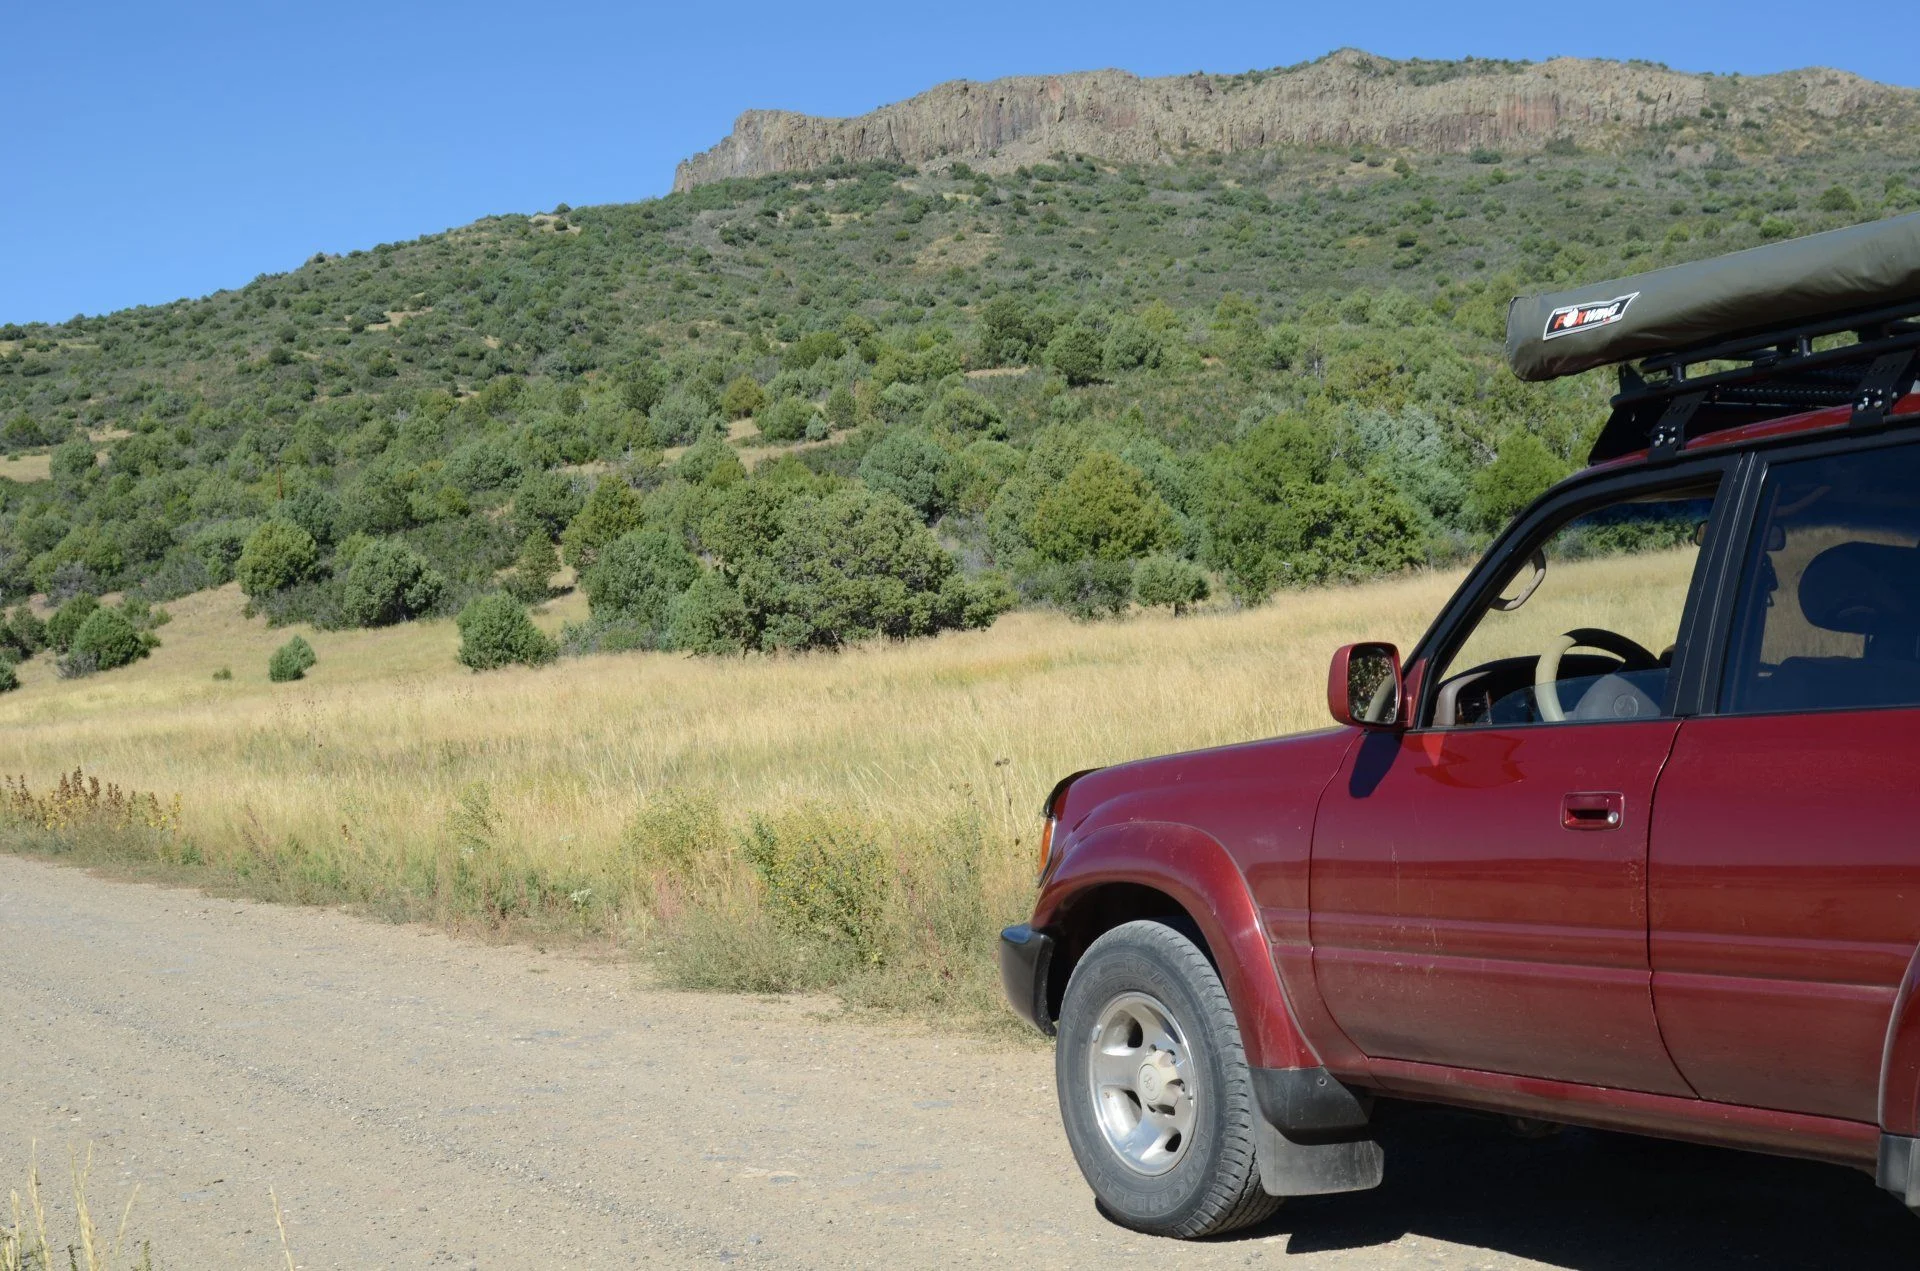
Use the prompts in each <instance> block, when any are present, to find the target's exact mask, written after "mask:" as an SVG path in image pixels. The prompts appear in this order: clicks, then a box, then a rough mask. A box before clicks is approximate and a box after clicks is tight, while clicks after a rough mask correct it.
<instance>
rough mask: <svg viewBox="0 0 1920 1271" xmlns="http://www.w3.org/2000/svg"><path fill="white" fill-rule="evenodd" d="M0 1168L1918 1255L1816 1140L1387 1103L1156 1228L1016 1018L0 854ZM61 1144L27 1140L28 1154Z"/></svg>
mask: <svg viewBox="0 0 1920 1271" xmlns="http://www.w3.org/2000/svg"><path fill="white" fill-rule="evenodd" d="M0 941H4V946H3V947H4V956H0V1000H3V1001H4V1003H5V1013H4V1019H5V1023H6V1031H5V1046H6V1049H5V1057H4V1059H0V1108H4V1110H5V1114H4V1116H3V1117H0V1189H4V1187H6V1186H18V1185H19V1183H20V1181H21V1179H22V1178H23V1177H24V1172H25V1162H26V1158H27V1150H28V1143H29V1141H30V1140H33V1139H36V1138H37V1139H38V1140H39V1141H40V1144H41V1148H40V1150H41V1158H42V1171H43V1174H47V1175H52V1176H58V1175H60V1174H61V1173H62V1172H63V1171H64V1166H65V1161H66V1153H67V1151H68V1149H69V1148H70V1147H76V1148H82V1149H83V1148H84V1147H85V1145H86V1144H87V1143H89V1142H91V1143H92V1144H93V1145H94V1148H95V1152H96V1157H97V1160H98V1164H97V1166H96V1171H95V1183H94V1190H95V1193H96V1195H97V1196H98V1197H100V1198H101V1202H100V1203H101V1207H102V1208H104V1207H105V1206H106V1202H108V1201H110V1200H111V1199H113V1198H119V1197H124V1196H125V1194H126V1190H127V1189H128V1188H129V1187H130V1186H131V1185H132V1184H133V1183H134V1182H136V1181H137V1182H138V1183H139V1184H140V1200H139V1203H138V1205H137V1207H136V1209H135V1212H134V1220H133V1227H134V1229H135V1230H136V1231H137V1232H138V1233H140V1234H142V1235H145V1236H148V1237H151V1239H152V1240H153V1243H154V1249H155V1252H156V1255H157V1258H158V1261H159V1262H160V1263H161V1264H162V1265H163V1266H166V1267H171V1268H175V1269H177V1271H198V1269H201V1268H228V1267H249V1268H267V1267H272V1266H276V1265H280V1261H279V1259H280V1253H279V1243H278V1237H277V1236H276V1235H275V1234H274V1224H273V1213H272V1209H271V1207H270V1205H269V1202H268V1199H267V1189H268V1187H269V1185H271V1186H273V1187H274V1188H275V1189H277V1191H278V1193H279V1196H280V1199H281V1202H282V1204H283V1205H284V1206H285V1209H286V1212H287V1217H288V1222H289V1230H290V1234H291V1237H292V1243H293V1248H294V1250H295V1253H296V1254H297V1256H298V1258H299V1261H300V1264H301V1265H302V1266H303V1267H309V1268H320V1267H352V1268H360V1267H389V1266H391V1267H415V1266H440V1265H445V1266H451V1267H486V1268H495V1267H514V1268H519V1267H526V1266H538V1267H553V1268H560V1267H629V1266H637V1265H655V1266H692V1265H706V1264H713V1263H724V1262H735V1263H746V1264H766V1265H769V1266H783V1267H936V1266H938V1267H956V1266H979V1265H988V1264H1005V1265H1009V1266H1021V1265H1024V1266H1046V1267H1079V1266H1095V1265H1101V1266H1111V1265H1114V1264H1116V1263H1119V1264H1129V1263H1130V1264H1137V1265H1142V1266H1154V1267H1181V1268H1185V1267H1195V1268H1211V1267H1223V1266H1235V1267H1238V1266H1248V1265H1262V1264H1271V1265H1286V1266H1297V1267H1300V1268H1302V1269H1303V1271H1319V1269H1321V1268H1361V1267H1365V1268H1401V1267H1405V1268H1416V1267H1417V1268H1469V1267H1474V1268H1482V1267H1484V1268H1507V1267H1522V1266H1554V1267H1569V1268H1593V1269H1596V1271H1601V1269H1604V1271H1616V1269H1617V1271H1625V1269H1626V1268H1633V1269H1635V1271H1640V1269H1643V1268H1653V1267H1676V1268H1678V1267H1686V1268H1690V1269H1700V1268H1706V1269H1709V1271H1711V1269H1714V1268H1721V1267H1743V1268H1746V1267H1775V1266H1778V1267H1848V1268H1867V1267H1879V1266H1888V1267H1892V1266H1903V1267H1910V1266H1912V1265H1913V1264H1914V1262H1915V1259H1916V1257H1920V1222H1915V1221H1914V1220H1913V1219H1912V1218H1910V1217H1909V1216H1908V1215H1907V1214H1906V1213H1904V1212H1903V1211H1901V1210H1900V1208H1899V1207H1898V1206H1897V1205H1895V1204H1893V1203H1892V1202H1891V1200H1888V1199H1886V1198H1884V1197H1882V1196H1881V1195H1880V1194H1879V1193H1877V1192H1876V1191H1875V1190H1874V1188H1873V1186H1872V1183H1871V1181H1870V1180H1868V1179H1867V1178H1865V1177H1864V1176H1861V1175H1855V1174H1851V1173H1848V1172H1846V1171H1843V1170H1838V1169H1833V1168H1829V1167H1823V1166H1816V1165H1806V1164H1799V1163H1794V1162H1783V1161H1773V1160H1767V1159H1764V1158H1760V1157H1749V1156H1743V1155H1738V1154H1734V1153H1722V1152H1714V1151H1708V1150H1704V1149H1699V1148H1689V1147H1682V1146H1676V1145H1669V1144H1658V1143H1649V1142H1643V1141H1639V1140H1633V1139H1628V1138H1621V1137H1615V1136H1610V1135H1600V1134H1588V1133H1580V1132H1573V1133H1568V1134H1564V1135H1562V1136H1560V1137H1558V1138H1556V1139H1552V1140H1548V1141H1545V1142H1520V1141H1518V1140H1513V1139H1509V1138H1507V1137H1505V1136H1504V1135H1502V1134H1501V1133H1499V1132H1498V1131H1497V1130H1496V1129H1494V1128H1493V1127H1491V1126H1488V1125H1485V1124H1482V1123H1480V1122H1479V1121H1477V1120H1475V1119H1472V1118H1467V1117H1460V1116H1455V1115H1453V1114H1446V1113H1432V1112H1429V1113H1418V1112H1410V1113H1404V1114H1402V1115H1400V1116H1399V1117H1398V1118H1397V1119H1396V1120H1395V1121H1394V1122H1393V1123H1392V1124H1391V1125H1390V1126H1389V1127H1388V1131H1387V1151H1388V1168H1387V1184H1386V1185H1385V1186H1384V1187H1383V1188H1381V1189H1380V1190H1379V1191H1377V1192H1373V1193H1370V1194H1367V1195H1360V1196H1346V1197H1332V1198H1326V1199H1321V1200H1314V1201H1304V1202H1295V1203H1294V1204H1291V1205H1289V1206H1288V1207H1287V1208H1286V1209H1284V1210H1282V1211H1281V1214H1280V1215H1279V1217H1278V1218H1276V1219H1275V1220H1274V1221H1273V1222H1271V1223H1269V1224H1268V1225H1266V1226H1265V1227H1262V1228H1260V1229H1258V1230H1256V1231H1253V1232H1251V1233H1249V1234H1246V1235H1244V1236H1241V1237H1238V1238H1235V1239H1229V1240H1224V1241H1220V1242H1216V1243H1211V1244H1204V1245H1178V1244H1174V1243H1171V1242H1167V1241H1159V1240H1152V1239H1148V1238H1145V1237H1141V1236H1137V1235H1134V1234H1132V1233H1129V1232H1126V1231H1122V1230H1120V1229H1118V1228H1116V1227H1114V1226H1112V1225H1110V1224H1108V1223H1107V1222H1105V1221H1104V1220H1102V1218H1101V1217H1100V1215H1099V1214H1098V1213H1097V1212H1096V1211H1095V1209H1094V1207H1093V1204H1092V1202H1091V1200H1090V1198H1089V1195H1088V1193H1087V1190H1086V1188H1085V1186H1084V1185H1083V1184H1082V1182H1081V1181H1080V1178H1079V1176H1078V1174H1077V1173H1076V1171H1075V1169H1074V1166H1073V1162H1072V1160H1071V1158H1070V1157H1069V1156H1068V1154H1067V1151H1066V1148H1065V1146H1064V1144H1063V1143H1062V1141H1061V1137H1060V1133H1059V1130H1058V1129H1057V1127H1056V1124H1055V1120H1054V1108H1053V1093H1052V1070H1051V1057H1050V1055H1049V1054H1048V1053H1047V1052H1045V1051H1043V1050H1041V1049H1039V1048H1020V1047H1017V1046H1011V1045H1008V1044H1005V1043H993V1044H988V1043H979V1042H973V1041H968V1040H965V1039H959V1038H953V1037H945V1036H932V1035H927V1034H925V1033H924V1032H922V1031H919V1030H911V1029H907V1028H904V1027H901V1026H885V1025H874V1024H861V1023H853V1022H847V1021H844V1020H836V1019H834V1018H832V1013H831V1010H830V1009H829V1008H828V1007H826V1006H825V1005H824V1004H822V1003H817V1002H814V1003H801V1002H791V1001H758V1000H750V999H743V998H727V997H708V996H695V995H687V994H674V993H661V992H649V991H643V990H640V989H637V988H636V986H635V982H634V979H633V977H632V974H631V972H630V971H628V970H626V969H623V968H621V967H617V966H603V965H594V964H591V963H588V962H585V961H582V960H579V959H575V958H571V957H562V956H551V955H543V954H541V953H539V952H537V951H536V950H532V949H527V948H489V947H484V946H480V945H475V944H470V943H465V942H461V941H456V940H453V939H449V938H447V937H446V936H443V935H440V934H438V933H436V932H431V931H426V930H422V929H419V928H409V927H390V926H383V925H379V924H376V923H371V922H366V921H362V920H360V919H356V918H353V917H350V916H346V915H342V914H337V913H328V912H320V911H314V910H300V909H286V908H276V907H270V906H264V905H255V904H250V903H247V902H241V901H226V900H214V899H209V898H207V897H204V896H201V895H199V894H197V893H193V892H186V891H177V890H164V889H160V888H155V887H149V886H144V885H135V884H125V883H117V882H111V881H107V880H103V879H98V878H94V877H91V876H89V875H86V874H84V873H81V872H79V871H75V870H69V869H63V868H59V867H54V866H49V865H45V864H40V863H37V862H29V861H23V860H19V859H16V858H12V857H0ZM50 1167H51V1168H50Z"/></svg>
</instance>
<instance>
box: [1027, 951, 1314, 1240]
mask: <svg viewBox="0 0 1920 1271" xmlns="http://www.w3.org/2000/svg"><path fill="white" fill-rule="evenodd" d="M1059 1037H1060V1040H1059V1045H1058V1047H1057V1048H1056V1050H1055V1052H1054V1077H1055V1081H1056V1084H1057V1085H1058V1088H1059V1095H1060V1115H1061V1119H1062V1121H1063V1122H1064V1123H1065V1125H1066V1130H1067V1142H1068V1143H1069V1144H1070V1145H1071V1146H1072V1148H1073V1155H1074V1159H1075V1160H1076V1161H1078V1162H1079V1164H1080V1172H1081V1173H1082V1174H1083V1175H1085V1176H1086V1179H1087V1183H1088V1184H1089V1185H1090V1186H1091V1187H1092V1188H1093V1191H1094V1195H1096V1196H1097V1197H1099V1199H1100V1203H1101V1204H1102V1206H1104V1207H1105V1209H1106V1211H1107V1213H1108V1214H1109V1215H1110V1216H1111V1217H1112V1218H1113V1219H1114V1220H1115V1221H1117V1222H1120V1223H1121V1224H1123V1225H1125V1226H1128V1227H1132V1228H1134V1229H1136V1230H1138V1231H1145V1232H1150V1233H1152V1234H1154V1235H1161V1236H1179V1237H1182V1238H1185V1239H1191V1238H1194V1237H1197V1236H1207V1235H1215V1234H1217V1233H1220V1232H1223V1231H1230V1230H1232V1229H1233V1228H1235V1227H1243V1226H1246V1225H1247V1224H1249V1223H1254V1222H1258V1221H1260V1220H1261V1219H1262V1218H1265V1217H1266V1216H1267V1215H1269V1214H1271V1213H1272V1212H1273V1211H1274V1209H1275V1208H1277V1207H1278V1206H1279V1204H1280V1201H1279V1199H1278V1198H1276V1197H1273V1196H1269V1195H1267V1194H1266V1193H1265V1192H1263V1191H1261V1190H1260V1169H1259V1164H1258V1162H1257V1161H1256V1159H1255V1156H1254V1117H1255V1116H1257V1115H1258V1112H1257V1110H1256V1108H1255V1105H1254V1098H1253V1087H1252V1084H1251V1082H1250V1081H1249V1079H1248V1075H1247V1061H1246V1055H1245V1053H1244V1052H1243V1051H1242V1050H1241V1047H1240V1028H1239V1025H1238V1024H1237V1023H1236V1022H1235V1021H1234V1018H1233V1007H1232V1005H1231V1004H1230V1003H1229V1002H1228V1001H1227V993H1226V989H1225V988H1224V987H1222V986H1221V983H1220V976H1219V974H1218V973H1216V972H1215V971H1214V969H1213V964H1212V963H1210V962H1209V961H1207V956H1206V955H1205V954H1204V953H1202V952H1201V951H1200V950H1199V948H1198V947H1197V946H1196V945H1195V944H1194V942H1193V941H1192V940H1189V939H1188V938H1187V937H1186V936H1184V935H1182V934H1181V933H1180V932H1178V931H1176V930H1174V929H1173V928H1172V927H1169V926H1167V925H1165V924H1164V923H1159V922H1129V923H1125V924H1123V925H1121V926H1118V927H1115V928H1114V929H1113V930H1112V931H1109V932H1107V933H1106V934H1105V935H1103V936H1101V937H1100V938H1099V939H1098V940H1095V941H1094V942H1093V944H1092V946H1091V947H1089V948H1088V949H1087V952H1086V955H1085V956H1084V957H1083V958H1081V960H1080V963H1079V965H1077V966H1076V967H1074V970H1073V977H1072V978H1071V979H1070V980H1069V981H1068V982H1067V992H1066V997H1065V999H1064V1000H1063V1001H1062V1002H1061V1004H1060V1028H1059Z"/></svg>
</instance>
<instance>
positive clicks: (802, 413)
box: [755, 397, 817, 441]
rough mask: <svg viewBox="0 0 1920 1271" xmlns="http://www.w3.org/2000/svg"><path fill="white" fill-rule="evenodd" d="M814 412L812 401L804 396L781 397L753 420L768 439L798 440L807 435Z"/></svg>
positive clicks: (761, 433) (762, 434)
mask: <svg viewBox="0 0 1920 1271" xmlns="http://www.w3.org/2000/svg"><path fill="white" fill-rule="evenodd" d="M816 413H817V412H816V411H815V410H814V408H813V403H812V402H810V401H808V400H807V399H806V398H804V397H782V398H781V399H780V400H779V401H777V402H775V403H774V404H773V405H771V406H769V407H767V408H766V409H765V410H764V411H762V412H760V415H759V417H758V419H756V420H755V422H756V423H758V424H759V425H760V435H761V436H762V437H765V438H766V439H767V440H768V441H799V440H800V439H801V438H803V437H805V436H806V435H807V425H808V424H810V423H812V422H813V419H814V416H815V414H816Z"/></svg>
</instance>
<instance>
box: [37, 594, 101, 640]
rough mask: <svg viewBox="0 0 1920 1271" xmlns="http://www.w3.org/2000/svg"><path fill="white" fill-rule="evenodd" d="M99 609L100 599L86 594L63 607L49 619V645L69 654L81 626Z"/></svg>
mask: <svg viewBox="0 0 1920 1271" xmlns="http://www.w3.org/2000/svg"><path fill="white" fill-rule="evenodd" d="M98 608H100V598H99V597H98V596H89V595H86V594H84V593H83V594H81V595H78V596H75V597H74V598H73V599H72V600H69V601H67V603H66V604H64V605H61V606H60V607H59V608H58V609H56V610H54V611H53V616H52V617H50V618H48V619H47V643H48V644H49V645H51V646H52V647H53V648H54V650H55V651H57V652H60V653H65V652H67V650H69V649H71V648H72V647H73V637H74V635H75V634H76V633H77V632H78V631H79V630H80V624H81V623H83V622H85V621H86V620H87V619H88V618H90V617H92V616H93V613H94V611H95V610H97V609H98Z"/></svg>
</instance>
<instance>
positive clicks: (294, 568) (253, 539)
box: [233, 521, 320, 596]
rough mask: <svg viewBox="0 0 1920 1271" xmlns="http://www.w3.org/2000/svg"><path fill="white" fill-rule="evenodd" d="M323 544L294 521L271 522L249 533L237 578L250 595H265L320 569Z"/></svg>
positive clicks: (305, 579)
mask: <svg viewBox="0 0 1920 1271" xmlns="http://www.w3.org/2000/svg"><path fill="white" fill-rule="evenodd" d="M319 568H320V546H319V544H317V543H315V542H314V541H313V535H311V534H309V533H307V532H306V531H305V530H303V529H301V528H300V527H299V526H298V525H295V524H293V523H292V522H291V521H268V522H267V523H266V524H264V525H262V526H261V527H260V528H259V529H257V530H255V531H254V532H253V533H252V534H250V535H248V537H247V543H246V546H245V547H243V548H242V549H241V550H240V559H239V561H238V562H236V563H235V565H234V571H233V573H234V577H235V578H237V579H239V580H240V590H241V591H243V592H245V593H246V594H247V595H248V596H264V595H267V594H268V593H269V592H275V591H281V590H283V589H285V588H287V587H291V586H293V585H294V584H295V583H300V582H305V581H307V580H308V579H310V578H312V577H313V576H314V575H315V574H316V573H318V572H319Z"/></svg>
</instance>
